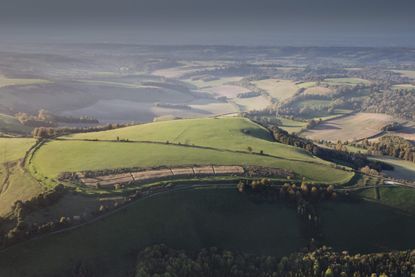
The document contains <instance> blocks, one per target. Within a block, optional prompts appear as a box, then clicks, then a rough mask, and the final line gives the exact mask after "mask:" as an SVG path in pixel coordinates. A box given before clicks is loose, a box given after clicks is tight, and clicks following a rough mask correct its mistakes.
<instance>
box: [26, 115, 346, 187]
mask: <svg viewBox="0 0 415 277" xmlns="http://www.w3.org/2000/svg"><path fill="white" fill-rule="evenodd" d="M117 137H119V138H120V139H121V140H124V139H128V140H129V142H122V141H120V142H116V141H109V140H116V138H117ZM69 139H70V140H55V141H51V142H48V143H46V144H45V145H44V146H42V147H41V148H40V149H39V150H38V151H37V152H36V153H35V155H34V157H33V160H32V165H31V166H32V172H37V175H40V176H42V177H48V178H55V177H56V176H57V175H58V174H59V173H60V172H64V171H80V170H97V169H107V168H121V167H136V166H141V167H150V166H161V165H167V166H171V165H189V164H239V165H260V166H267V167H275V168H284V169H289V170H292V171H293V172H294V173H297V174H298V175H300V176H304V177H306V178H308V179H310V180H314V181H317V182H326V183H344V182H347V181H348V180H349V179H350V178H351V177H352V175H353V173H350V172H346V171H343V170H339V169H335V168H333V165H331V164H330V163H328V162H326V161H323V160H321V159H318V158H316V157H313V156H312V155H310V154H309V153H307V152H305V151H303V150H301V149H298V148H295V147H292V146H287V145H284V144H280V143H276V142H273V141H272V136H271V134H270V133H269V132H268V131H267V130H266V129H264V128H262V127H261V126H259V125H257V124H255V123H252V122H251V121H249V120H246V119H242V118H220V119H192V120H179V121H167V122H157V123H151V124H145V125H139V126H133V127H127V128H122V129H116V130H111V131H106V132H97V133H85V134H79V135H74V136H70V137H69ZM85 139H93V140H94V139H98V141H85ZM166 141H169V142H170V144H167V143H165V142H166ZM171 143H175V144H171ZM178 143H181V145H178ZM184 144H186V145H184ZM248 148H252V151H253V153H250V152H249V150H248ZM260 151H263V153H264V155H261V154H259V152H260Z"/></svg>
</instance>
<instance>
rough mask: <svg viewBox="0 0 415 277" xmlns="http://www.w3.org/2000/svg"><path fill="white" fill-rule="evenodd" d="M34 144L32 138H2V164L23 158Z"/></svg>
mask: <svg viewBox="0 0 415 277" xmlns="http://www.w3.org/2000/svg"><path fill="white" fill-rule="evenodd" d="M34 143H35V140H34V139H31V138H0V164H2V163H5V162H11V161H15V160H18V159H20V158H23V156H24V155H25V153H26V151H27V150H28V149H29V148H30V146H32V145H33V144H34Z"/></svg>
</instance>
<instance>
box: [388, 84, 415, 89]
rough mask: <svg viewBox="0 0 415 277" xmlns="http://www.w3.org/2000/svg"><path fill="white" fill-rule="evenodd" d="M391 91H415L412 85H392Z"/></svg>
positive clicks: (414, 86)
mask: <svg viewBox="0 0 415 277" xmlns="http://www.w3.org/2000/svg"><path fill="white" fill-rule="evenodd" d="M392 88H393V89H396V90H400V89H402V90H415V85H413V84H399V85H393V86H392Z"/></svg>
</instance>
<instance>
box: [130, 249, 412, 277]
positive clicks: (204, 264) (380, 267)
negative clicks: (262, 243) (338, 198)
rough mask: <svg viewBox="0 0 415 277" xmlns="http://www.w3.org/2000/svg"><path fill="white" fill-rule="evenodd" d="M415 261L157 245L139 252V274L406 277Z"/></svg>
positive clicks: (402, 255) (408, 256)
mask: <svg viewBox="0 0 415 277" xmlns="http://www.w3.org/2000/svg"><path fill="white" fill-rule="evenodd" d="M414 264H415V253H413V252H411V251H402V252H388V253H379V254H364V255H360V254H357V255H351V254H349V253H348V252H346V251H344V252H341V253H339V252H335V251H333V250H332V249H331V248H329V247H325V246H323V247H321V248H318V249H314V250H311V249H310V250H307V251H304V252H300V253H295V254H291V255H289V256H287V257H283V258H280V259H279V258H276V257H273V256H257V255H249V254H245V253H241V252H236V251H227V250H222V249H219V248H216V247H211V248H207V249H201V250H199V251H196V252H186V251H184V250H175V249H172V248H169V247H167V246H166V245H154V246H150V247H147V248H145V249H144V250H142V251H141V252H140V253H139V254H138V256H137V266H136V274H135V276H136V277H155V276H199V277H208V276H230V277H232V276H234V277H237V276H238V277H254V276H255V277H270V276H287V277H289V276H290V277H291V276H298V277H306V276H307V277H348V276H353V277H363V276H371V277H372V276H373V277H401V276H402V277H403V276H412V275H411V274H413V273H414V271H415V269H414V268H413V265H414Z"/></svg>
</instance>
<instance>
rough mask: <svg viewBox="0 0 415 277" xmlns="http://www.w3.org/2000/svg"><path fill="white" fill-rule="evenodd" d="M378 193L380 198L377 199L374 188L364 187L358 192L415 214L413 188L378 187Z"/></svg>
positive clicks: (386, 204) (383, 203) (370, 198)
mask: <svg viewBox="0 0 415 277" xmlns="http://www.w3.org/2000/svg"><path fill="white" fill-rule="evenodd" d="M379 194H380V200H377V199H376V193H375V190H374V189H366V190H363V191H362V192H360V193H359V195H360V196H361V197H363V198H365V199H368V200H371V201H376V202H378V203H380V204H382V205H385V206H389V207H393V208H396V209H399V210H402V211H405V212H408V213H411V214H413V215H415V206H414V202H415V189H412V188H402V187H388V188H379Z"/></svg>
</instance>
